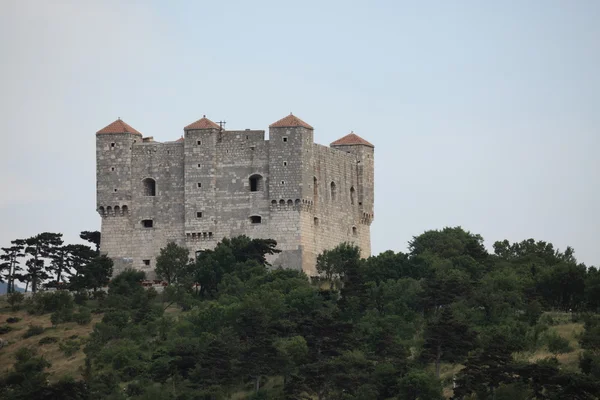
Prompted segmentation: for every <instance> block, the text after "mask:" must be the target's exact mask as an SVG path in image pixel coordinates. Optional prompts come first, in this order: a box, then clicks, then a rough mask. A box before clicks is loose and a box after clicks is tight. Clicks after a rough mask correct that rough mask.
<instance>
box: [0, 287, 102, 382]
mask: <svg viewBox="0 0 600 400" xmlns="http://www.w3.org/2000/svg"><path fill="white" fill-rule="evenodd" d="M10 317H16V318H19V319H20V320H19V321H18V322H16V323H7V322H6V320H7V319H8V318H10ZM101 319H102V315H101V314H95V315H93V317H92V322H91V323H89V324H87V325H79V324H77V323H75V322H67V323H62V324H59V325H58V326H56V327H53V326H52V323H51V322H50V314H44V315H30V314H28V313H27V312H26V311H25V310H19V311H12V310H11V309H10V307H9V305H8V304H7V303H6V301H5V300H4V298H2V299H0V326H9V327H10V328H11V331H10V332H8V333H4V334H0V338H2V339H4V340H6V341H8V345H7V346H5V347H4V348H2V349H0V375H5V374H6V373H7V372H8V370H9V369H11V368H12V366H13V365H14V361H15V357H14V356H15V353H16V352H17V350H18V349H20V348H21V347H34V348H36V349H38V354H40V355H42V356H44V358H46V359H47V360H48V361H50V363H51V364H52V366H51V367H50V368H49V369H48V372H49V373H50V377H49V379H50V380H51V381H56V380H58V379H60V378H62V377H65V376H71V377H73V378H75V379H79V377H80V376H81V367H83V365H84V360H85V354H83V350H82V349H83V345H84V342H85V340H86V338H87V337H88V335H89V334H90V332H91V331H92V330H93V328H94V324H95V323H96V322H99V321H100V320H101ZM30 326H41V327H42V328H43V329H44V330H43V332H42V333H40V334H38V335H34V336H31V337H28V338H24V337H23V335H24V334H25V333H26V332H27V331H28V329H29V327H30ZM47 338H55V339H56V342H54V343H47V344H40V341H42V343H44V341H49V340H52V339H47ZM61 344H62V346H63V348H64V347H65V346H70V347H71V348H75V347H77V345H79V348H78V349H77V350H74V353H73V354H70V355H66V354H65V352H64V351H63V350H61V348H60V346H61Z"/></svg>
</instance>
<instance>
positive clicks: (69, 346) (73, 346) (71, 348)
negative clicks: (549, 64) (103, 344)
mask: <svg viewBox="0 0 600 400" xmlns="http://www.w3.org/2000/svg"><path fill="white" fill-rule="evenodd" d="M58 347H59V348H60V350H61V351H62V352H63V353H64V354H65V356H67V357H71V356H72V355H73V354H75V353H77V351H78V350H79V349H80V347H81V344H80V343H79V341H78V340H71V339H69V340H65V341H62V342H60V343H59V344H58Z"/></svg>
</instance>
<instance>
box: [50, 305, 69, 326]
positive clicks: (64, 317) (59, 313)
mask: <svg viewBox="0 0 600 400" xmlns="http://www.w3.org/2000/svg"><path fill="white" fill-rule="evenodd" d="M50 321H51V322H52V325H54V326H56V325H58V324H60V323H64V322H71V321H73V309H72V308H61V309H60V310H56V311H54V312H53V313H52V315H51V316H50Z"/></svg>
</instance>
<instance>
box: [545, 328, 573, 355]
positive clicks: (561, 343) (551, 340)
mask: <svg viewBox="0 0 600 400" xmlns="http://www.w3.org/2000/svg"><path fill="white" fill-rule="evenodd" d="M546 343H547V344H548V350H549V351H550V352H551V353H554V354H562V353H568V352H570V351H573V349H572V348H571V346H570V345H569V341H568V340H567V339H565V338H563V337H562V336H560V335H559V334H558V333H556V332H549V333H547V334H546Z"/></svg>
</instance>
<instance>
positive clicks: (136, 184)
mask: <svg viewBox="0 0 600 400" xmlns="http://www.w3.org/2000/svg"><path fill="white" fill-rule="evenodd" d="M183 153H184V149H183V143H180V142H179V143H177V142H170V143H157V142H148V143H140V144H135V145H134V146H133V153H132V206H131V207H130V209H129V212H130V214H131V218H130V231H129V232H130V234H131V237H132V242H133V243H134V246H132V249H131V253H130V254H131V257H132V258H133V260H134V261H133V266H134V267H135V268H139V269H141V270H144V271H146V272H147V274H148V275H150V273H151V272H152V273H153V270H154V268H155V267H156V265H155V258H156V256H157V255H158V254H159V251H160V249H161V248H163V247H165V246H166V244H167V243H168V242H169V241H174V242H176V243H177V244H180V245H183V244H185V241H184V240H183V238H184V237H185V235H184V179H183V177H184V175H183V157H184V154H183ZM147 178H151V179H154V180H155V182H156V187H155V189H156V193H155V196H148V195H146V193H145V187H144V179H147ZM147 219H150V220H152V221H153V227H152V228H146V227H144V226H143V225H142V220H147ZM143 260H151V261H150V265H145V264H144V262H143Z"/></svg>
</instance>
